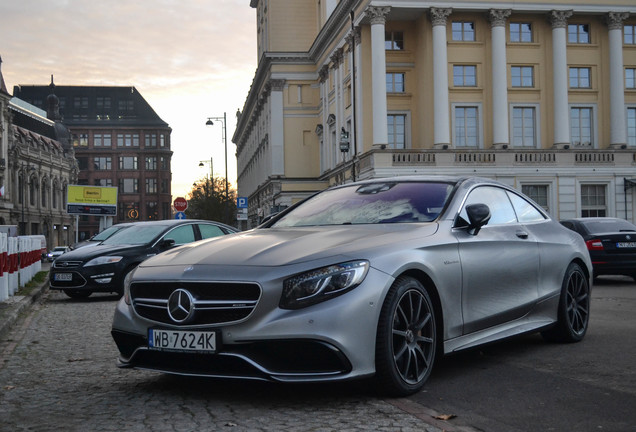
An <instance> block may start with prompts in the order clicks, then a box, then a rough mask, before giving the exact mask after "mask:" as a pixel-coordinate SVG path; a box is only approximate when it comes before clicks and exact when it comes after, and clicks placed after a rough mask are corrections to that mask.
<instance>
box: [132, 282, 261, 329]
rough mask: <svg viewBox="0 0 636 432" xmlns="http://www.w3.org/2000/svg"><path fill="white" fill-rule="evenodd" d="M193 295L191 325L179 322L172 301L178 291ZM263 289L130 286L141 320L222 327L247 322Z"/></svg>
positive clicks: (201, 284)
mask: <svg viewBox="0 0 636 432" xmlns="http://www.w3.org/2000/svg"><path fill="white" fill-rule="evenodd" d="M178 289H181V290H185V291H188V292H189V293H190V294H191V295H192V299H193V301H192V307H193V310H194V312H193V314H192V317H191V318H190V319H188V321H187V322H182V323H177V322H175V321H174V320H173V319H172V318H171V317H170V314H169V312H168V299H169V298H170V295H171V294H172V293H173V292H174V291H175V290H178ZM260 296H261V289H260V287H259V286H258V285H257V284H253V283H225V282H185V283H184V282H135V283H133V284H132V285H131V286H130V298H131V301H132V305H133V308H134V309H135V312H137V313H138V314H139V315H140V316H142V317H144V318H147V319H149V320H152V321H157V322H160V323H164V324H172V325H175V324H184V325H190V326H191V325H220V324H227V323H232V322H236V321H241V320H243V319H245V318H247V317H248V316H249V315H250V314H251V313H252V311H253V310H254V308H255V307H256V304H257V303H258V299H259V298H260Z"/></svg>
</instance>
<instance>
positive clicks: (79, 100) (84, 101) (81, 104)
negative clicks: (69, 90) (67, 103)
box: [73, 96, 88, 109]
mask: <svg viewBox="0 0 636 432" xmlns="http://www.w3.org/2000/svg"><path fill="white" fill-rule="evenodd" d="M73 108H75V109H88V97H87V96H75V97H74V98H73Z"/></svg>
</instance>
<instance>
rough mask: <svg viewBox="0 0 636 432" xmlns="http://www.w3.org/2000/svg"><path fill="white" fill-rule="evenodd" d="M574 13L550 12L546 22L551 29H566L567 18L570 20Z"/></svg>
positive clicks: (563, 11) (570, 11)
mask: <svg viewBox="0 0 636 432" xmlns="http://www.w3.org/2000/svg"><path fill="white" fill-rule="evenodd" d="M573 14H574V12H573V11H572V10H552V11H550V14H549V15H548V20H549V21H550V24H551V25H552V28H553V29H555V28H566V27H567V25H568V18H570V17H571V16H572V15H573Z"/></svg>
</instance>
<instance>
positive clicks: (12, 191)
mask: <svg viewBox="0 0 636 432" xmlns="http://www.w3.org/2000/svg"><path fill="white" fill-rule="evenodd" d="M1 62H2V61H1V60H0V63H1ZM45 100H46V101H47V103H49V104H50V105H51V107H52V108H53V107H54V106H55V104H56V98H55V96H54V95H49V96H47V97H46V98H45ZM51 113H52V116H50V117H48V118H47V112H46V111H44V110H42V109H40V108H37V107H35V106H33V105H30V104H28V103H26V102H25V101H23V100H20V99H19V98H16V97H12V96H11V95H10V94H9V93H8V92H7V88H6V85H5V82H4V79H3V77H2V71H1V70H0V137H1V139H0V192H1V195H2V196H1V197H0V225H17V226H18V233H19V234H20V235H32V234H38V235H44V236H45V237H46V240H47V246H48V247H49V248H52V247H54V246H58V245H68V244H71V243H73V242H74V238H75V237H74V227H75V224H74V218H72V217H70V216H69V215H68V214H66V188H67V186H68V185H69V184H73V183H75V182H76V180H77V173H78V168H77V162H76V160H75V157H74V153H73V147H72V146H71V142H70V134H69V131H68V129H67V128H66V127H65V126H64V125H63V124H62V123H61V122H60V121H59V118H56V117H55V115H54V114H55V112H54V111H53V110H52V111H51Z"/></svg>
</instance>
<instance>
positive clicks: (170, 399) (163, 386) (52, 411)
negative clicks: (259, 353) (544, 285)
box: [0, 292, 472, 432]
mask: <svg viewBox="0 0 636 432" xmlns="http://www.w3.org/2000/svg"><path fill="white" fill-rule="evenodd" d="M115 302H116V301H115V298H114V297H112V296H106V295H95V294H94V295H93V296H91V297H90V298H89V299H87V300H81V301H76V300H71V299H69V298H67V297H66V296H65V295H64V294H62V293H58V292H48V293H47V294H45V295H44V297H43V301H41V302H39V303H36V304H35V305H34V306H33V309H32V311H31V312H30V313H29V314H27V315H26V317H25V318H24V319H23V320H22V321H21V322H18V323H17V324H16V325H15V326H14V328H13V329H12V331H11V332H9V333H8V335H7V336H5V337H4V338H3V339H2V340H0V430H7V431H8V430H11V431H25V430H28V431H50V430H67V431H79V430H81V431H121V430H127V431H212V430H219V431H364V430H373V431H426V432H440V431H441V430H442V428H443V429H444V430H455V431H459V430H461V431H464V430H472V429H469V428H468V429H464V428H454V427H452V425H449V426H451V427H446V426H445V424H444V422H440V421H438V420H435V419H433V418H432V417H431V414H434V413H427V412H426V410H425V409H423V407H421V406H419V405H417V404H414V403H413V402H410V401H409V400H407V399H400V400H392V401H387V400H382V399H379V398H378V397H377V396H376V395H374V394H373V393H372V392H371V391H369V390H368V389H367V388H366V387H365V384H363V383H354V384H351V383H349V384H336V385H334V384H329V385H296V386H290V385H276V384H271V383H260V382H245V381H219V380H205V379H194V378H183V377H174V376H168V375H163V374H158V373H154V372H147V371H137V370H121V369H118V368H117V367H116V366H115V359H116V355H117V348H116V346H115V344H114V342H113V341H112V338H111V337H110V325H111V320H112V315H113V312H114V308H115ZM420 408H422V409H420Z"/></svg>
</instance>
